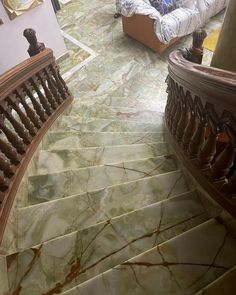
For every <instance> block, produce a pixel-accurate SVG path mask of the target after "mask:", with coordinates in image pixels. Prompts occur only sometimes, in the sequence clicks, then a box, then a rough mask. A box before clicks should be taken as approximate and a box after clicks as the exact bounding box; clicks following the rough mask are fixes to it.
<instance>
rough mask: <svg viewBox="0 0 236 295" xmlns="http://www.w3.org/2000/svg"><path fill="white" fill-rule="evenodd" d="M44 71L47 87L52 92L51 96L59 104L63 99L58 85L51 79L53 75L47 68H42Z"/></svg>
mask: <svg viewBox="0 0 236 295" xmlns="http://www.w3.org/2000/svg"><path fill="white" fill-rule="evenodd" d="M44 73H45V76H46V77H47V82H48V87H49V88H50V90H51V92H52V93H53V97H54V99H55V100H56V102H57V105H60V104H61V103H62V102H63V100H64V99H63V97H62V95H61V93H60V92H59V89H58V85H57V84H56V83H55V80H54V79H53V75H52V73H51V72H50V71H49V69H48V68H45V69H44Z"/></svg>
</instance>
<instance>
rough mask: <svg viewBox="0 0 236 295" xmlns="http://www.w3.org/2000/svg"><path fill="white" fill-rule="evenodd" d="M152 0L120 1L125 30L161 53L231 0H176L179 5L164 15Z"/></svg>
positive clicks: (117, 0)
mask: <svg viewBox="0 0 236 295" xmlns="http://www.w3.org/2000/svg"><path fill="white" fill-rule="evenodd" d="M150 1H151V0H150ZM150 1H149V0H116V7H117V12H118V13H119V14H121V15H122V22H123V30H124V32H125V33H127V34H128V35H130V36H131V37H133V38H134V39H136V40H138V41H140V42H142V43H143V44H145V45H147V46H148V47H150V48H152V49H153V50H155V51H157V52H158V53H161V52H162V51H164V50H165V49H166V48H167V47H169V46H170V45H171V44H173V43H174V42H176V41H177V40H178V39H179V38H180V37H182V36H185V35H188V34H190V33H192V32H193V31H195V30H196V29H197V28H199V27H201V26H203V25H204V24H205V23H206V22H207V21H209V19H210V18H211V17H212V16H214V15H216V14H217V13H219V12H220V11H222V10H223V9H224V8H225V7H226V6H227V4H228V2H229V0H175V2H176V4H177V8H176V9H174V10H173V11H171V12H169V13H167V14H164V15H161V13H160V12H159V11H158V10H157V9H156V8H154V7H153V6H152V5H151V3H150Z"/></svg>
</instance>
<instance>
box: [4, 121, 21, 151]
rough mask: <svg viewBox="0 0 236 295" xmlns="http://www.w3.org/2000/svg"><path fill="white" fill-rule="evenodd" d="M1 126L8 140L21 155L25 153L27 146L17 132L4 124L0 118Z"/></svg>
mask: <svg viewBox="0 0 236 295" xmlns="http://www.w3.org/2000/svg"><path fill="white" fill-rule="evenodd" d="M0 128H1V130H2V132H3V133H4V134H5V136H6V138H7V139H8V141H9V142H10V143H11V144H12V146H13V147H14V148H15V149H16V150H17V152H18V153H19V154H21V155H22V154H24V153H25V152H26V146H25V145H24V143H23V142H22V140H21V139H20V138H19V137H18V136H17V135H16V134H15V133H13V132H12V131H11V130H10V129H9V128H7V126H6V125H5V124H4V121H3V120H1V119H0Z"/></svg>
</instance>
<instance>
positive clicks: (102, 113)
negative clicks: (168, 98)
mask: <svg viewBox="0 0 236 295" xmlns="http://www.w3.org/2000/svg"><path fill="white" fill-rule="evenodd" d="M69 115H70V116H82V117H87V118H90V117H95V118H104V119H114V118H116V119H118V120H127V121H128V120H132V121H138V122H150V123H155V124H161V123H162V122H163V113H162V112H158V111H153V110H150V109H134V108H127V107H113V106H104V105H91V106H87V105H80V106H79V107H78V108H76V107H73V108H71V110H70V114H69Z"/></svg>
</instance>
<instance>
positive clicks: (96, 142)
mask: <svg viewBox="0 0 236 295" xmlns="http://www.w3.org/2000/svg"><path fill="white" fill-rule="evenodd" d="M159 141H164V136H163V133H154V132H83V133H80V132H51V133H50V134H49V135H46V137H45V138H44V141H43V149H46V150H51V149H58V150H60V149H67V148H68V149H70V148H71V147H73V148H84V147H99V146H111V145H130V144H140V143H156V142H159Z"/></svg>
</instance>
